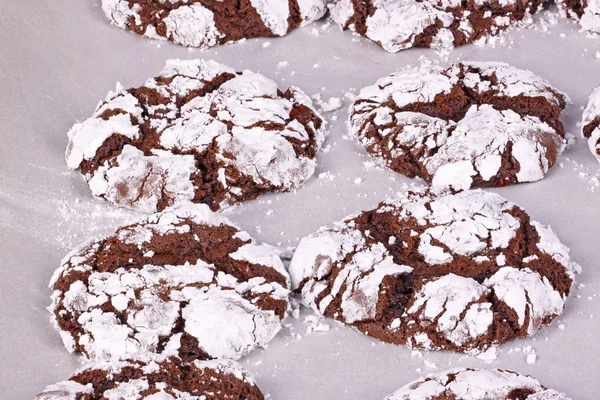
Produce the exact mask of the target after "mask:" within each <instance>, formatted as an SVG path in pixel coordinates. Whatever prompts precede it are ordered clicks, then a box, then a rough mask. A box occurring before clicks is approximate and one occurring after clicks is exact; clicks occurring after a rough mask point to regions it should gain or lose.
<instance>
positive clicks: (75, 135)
mask: <svg viewBox="0 0 600 400" xmlns="http://www.w3.org/2000/svg"><path fill="white" fill-rule="evenodd" d="M323 140H324V123H323V120H322V119H321V117H320V116H319V115H318V114H317V112H316V111H315V109H314V108H313V106H312V102H311V100H310V98H309V97H308V96H306V95H305V94H304V93H303V92H302V91H301V90H300V89H298V88H295V87H291V88H289V89H287V91H285V92H283V91H281V90H279V88H278V87H277V85H276V84H275V82H273V81H272V80H270V79H268V78H266V77H264V76H263V75H260V74H256V73H254V72H251V71H244V72H236V71H235V70H233V69H231V68H229V67H227V66H225V65H222V64H219V63H216V62H214V61H204V60H187V61H182V60H169V61H167V64H166V66H165V68H164V69H163V71H162V72H161V73H160V75H159V76H158V77H155V78H151V79H149V80H148V81H147V82H146V83H145V84H144V85H142V86H140V87H137V88H131V89H127V90H126V89H124V88H123V87H121V86H117V89H116V91H114V92H110V93H109V94H108V96H107V97H106V100H105V101H104V102H101V103H100V104H99V105H98V108H97V109H96V111H95V112H94V115H93V116H92V117H91V118H89V119H87V120H86V121H84V122H82V123H78V124H76V125H75V126H73V128H72V129H71V130H70V131H69V144H68V148H67V152H66V159H67V164H68V166H69V167H70V168H72V169H78V170H79V171H80V172H81V173H82V174H83V175H84V177H85V179H86V180H87V181H88V184H89V186H90V189H91V190H92V193H93V194H94V196H96V197H99V198H103V199H105V200H108V201H110V202H113V203H115V204H116V205H119V206H122V207H127V208H132V209H135V210H138V211H143V212H155V211H161V210H163V209H164V208H165V207H168V206H171V205H174V204H180V203H185V202H195V203H205V204H208V205H209V206H210V207H211V208H212V209H213V210H217V209H219V208H221V207H224V206H228V205H231V204H235V203H238V202H241V201H244V200H248V199H253V198H255V197H257V196H259V195H260V194H261V193H265V192H277V191H289V190H293V189H295V188H297V187H299V186H300V185H301V184H302V183H303V182H304V181H305V180H306V179H308V178H309V177H310V176H312V174H313V172H314V170H315V157H316V153H317V151H318V149H319V147H320V145H321V143H322V142H323Z"/></svg>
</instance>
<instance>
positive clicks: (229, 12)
mask: <svg viewBox="0 0 600 400" xmlns="http://www.w3.org/2000/svg"><path fill="white" fill-rule="evenodd" d="M219 3H221V4H219ZM249 3H250V4H249V7H248V8H245V9H243V8H242V6H241V5H240V4H235V3H234V2H230V1H221V2H216V3H215V2H211V1H203V0H189V1H188V0H186V1H181V0H166V1H161V2H154V3H152V2H142V1H139V0H102V9H103V10H104V13H105V14H106V16H107V18H108V19H109V20H110V21H111V22H112V23H113V24H115V25H116V26H118V27H120V28H123V29H129V30H132V31H134V32H137V33H139V34H141V35H144V36H146V37H149V38H152V39H163V40H164V39H168V40H172V41H174V42H175V43H179V44H182V45H184V46H191V47H199V48H203V49H205V48H209V47H212V46H216V45H219V44H223V43H227V42H232V41H239V40H242V39H245V38H251V37H256V36H284V35H286V34H287V33H288V32H289V31H291V30H292V29H293V28H295V27H297V26H303V25H306V24H308V23H310V22H313V21H315V20H318V19H320V18H322V17H323V16H324V15H325V12H326V10H327V8H326V1H325V0H294V1H291V2H289V1H287V0H250V2H249ZM238 14H239V15H238ZM236 18H237V19H239V20H240V22H238V23H237V24H236V23H234V24H232V25H229V24H228V23H227V20H228V19H229V20H232V19H236ZM244 20H246V21H245V22H246V23H247V24H248V26H243V25H244ZM290 21H291V24H290ZM236 25H237V27H236ZM240 28H241V29H240Z"/></svg>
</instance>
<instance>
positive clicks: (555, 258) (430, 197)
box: [289, 190, 574, 353]
mask: <svg viewBox="0 0 600 400" xmlns="http://www.w3.org/2000/svg"><path fill="white" fill-rule="evenodd" d="M573 269H574V268H573V264H572V262H571V260H570V258H569V249H568V248H567V247H566V246H565V245H563V244H562V243H561V242H560V241H559V240H558V238H557V237H556V235H555V234H554V232H553V231H552V230H551V229H550V228H548V227H545V226H543V225H541V224H539V223H538V222H535V221H531V219H530V218H529V216H528V215H527V213H526V212H525V211H524V210H522V209H521V208H519V207H518V206H516V205H515V204H513V203H511V202H509V201H508V200H506V199H504V198H502V197H501V196H499V195H497V194H494V193H489V192H484V191H479V190H477V191H466V192H460V193H458V194H434V193H432V192H429V191H423V192H409V193H407V194H406V195H405V196H403V197H400V198H397V199H392V200H388V201H385V202H382V203H381V204H380V205H379V206H378V207H377V208H376V209H373V210H369V211H364V212H362V213H360V214H357V215H354V216H351V217H349V218H347V219H345V220H344V221H343V222H341V223H339V224H336V225H335V226H334V227H333V228H322V229H321V230H319V231H318V232H316V233H314V234H312V235H309V236H307V237H305V238H303V239H302V240H301V241H300V244H299V245H298V248H297V250H296V252H295V254H294V257H293V259H292V262H291V264H290V267H289V272H290V275H291V278H292V287H293V289H294V290H296V291H297V292H299V293H300V294H301V299H302V303H303V304H304V305H305V306H307V307H311V308H312V309H314V310H315V311H316V312H317V313H319V314H321V315H324V316H327V317H331V318H334V319H336V320H339V321H341V322H343V323H345V324H347V325H350V326H353V327H355V328H356V329H358V330H359V331H361V332H363V333H365V334H368V335H371V336H374V337H376V338H378V339H380V340H383V341H385V342H390V343H395V344H400V345H408V346H411V347H414V348H423V349H443V350H452V351H462V352H474V353H476V352H479V351H482V350H485V349H486V348H488V347H489V346H490V345H495V344H500V343H504V342H506V341H509V340H512V339H515V338H519V337H525V336H530V335H533V334H534V333H535V332H536V331H537V330H538V329H539V328H541V327H542V326H544V325H547V324H549V323H550V322H551V321H552V320H553V319H554V318H555V317H556V316H557V315H560V314H561V313H562V311H563V308H564V305H565V301H566V299H567V296H568V295H569V292H570V288H571V284H572V282H573Z"/></svg>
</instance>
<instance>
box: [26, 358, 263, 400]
mask: <svg viewBox="0 0 600 400" xmlns="http://www.w3.org/2000/svg"><path fill="white" fill-rule="evenodd" d="M181 364H182V363H181V362H178V361H176V360H175V359H163V358H158V359H155V360H145V361H142V360H124V361H118V362H92V363H88V364H87V365H85V366H83V367H82V368H80V369H79V370H78V371H77V372H76V373H75V374H73V375H72V376H71V378H70V380H67V381H63V382H59V383H56V384H54V385H50V386H48V387H46V389H44V391H43V392H42V393H40V394H38V395H37V396H36V400H76V399H79V398H81V396H89V398H93V399H99V398H102V399H107V400H122V399H148V400H176V399H181V400H191V399H204V400H208V399H215V400H216V399H240V398H244V399H249V398H250V397H249V396H248V395H249V394H252V395H253V397H252V398H253V399H259V398H262V393H260V390H259V389H258V388H257V387H256V383H255V382H254V379H253V378H252V377H251V376H250V374H249V373H248V371H246V370H245V369H244V368H243V367H242V366H241V365H240V364H238V363H237V362H235V361H231V360H208V361H200V360H196V361H194V362H191V363H186V364H183V365H181ZM198 377H201V378H204V379H203V380H200V379H198ZM85 398H88V397H85Z"/></svg>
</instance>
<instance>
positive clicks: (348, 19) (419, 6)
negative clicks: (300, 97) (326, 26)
mask: <svg viewBox="0 0 600 400" xmlns="http://www.w3.org/2000/svg"><path fill="white" fill-rule="evenodd" d="M542 3H543V1H542V0H533V1H521V0H508V1H498V0H481V1H476V2H475V1H474V2H461V1H458V0H445V1H434V0H424V1H419V0H367V1H361V0H332V1H331V2H330V3H329V9H330V10H331V16H332V18H333V20H334V21H335V22H337V23H338V24H339V25H340V26H341V27H342V28H343V29H344V30H346V29H350V30H352V31H353V32H355V33H357V34H359V35H362V36H365V37H367V38H369V39H371V40H372V41H374V42H375V43H377V44H378V45H379V46H381V47H382V48H383V49H384V50H386V51H389V52H390V53H395V52H397V51H400V50H404V49H407V48H410V47H432V48H452V47H455V46H461V45H463V44H467V43H471V42H473V41H475V40H478V39H481V38H484V37H486V36H490V35H496V34H498V33H500V32H501V31H503V30H505V29H507V28H508V27H510V26H513V25H515V24H516V23H517V22H518V21H521V20H525V19H530V18H531V14H533V13H534V12H536V11H537V10H538V9H539V8H540V5H541V4H542Z"/></svg>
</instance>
